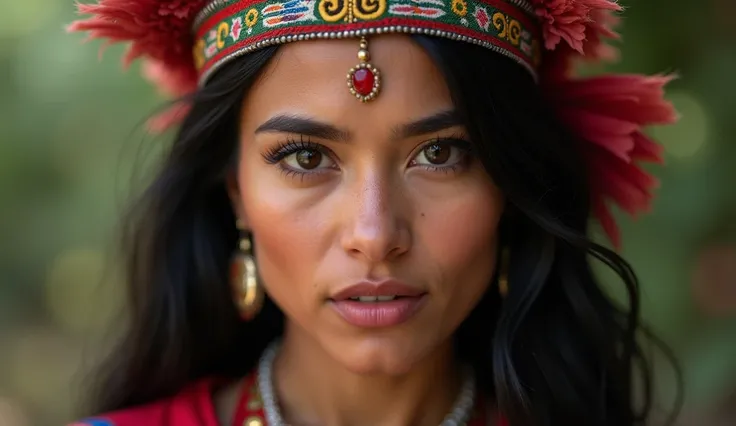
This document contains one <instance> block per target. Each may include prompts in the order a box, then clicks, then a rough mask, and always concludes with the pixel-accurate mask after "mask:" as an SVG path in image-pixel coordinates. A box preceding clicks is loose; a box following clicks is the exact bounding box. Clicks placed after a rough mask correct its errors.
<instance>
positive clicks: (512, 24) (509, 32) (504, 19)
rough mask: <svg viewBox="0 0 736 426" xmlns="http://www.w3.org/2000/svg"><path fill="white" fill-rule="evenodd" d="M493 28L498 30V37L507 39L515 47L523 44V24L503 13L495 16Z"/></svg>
mask: <svg viewBox="0 0 736 426" xmlns="http://www.w3.org/2000/svg"><path fill="white" fill-rule="evenodd" d="M493 26H494V27H496V29H497V30H498V36H499V37H500V38H502V39H506V40H508V41H509V42H511V44H513V45H514V46H518V45H519V43H521V23H520V22H519V21H517V20H516V19H514V18H511V17H509V16H508V15H506V14H505V13H503V12H496V13H494V14H493Z"/></svg>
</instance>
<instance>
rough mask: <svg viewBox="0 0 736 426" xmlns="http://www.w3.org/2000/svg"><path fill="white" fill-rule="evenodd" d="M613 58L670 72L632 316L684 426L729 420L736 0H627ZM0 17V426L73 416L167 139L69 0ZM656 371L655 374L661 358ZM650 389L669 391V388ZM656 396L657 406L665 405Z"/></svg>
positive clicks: (732, 405)
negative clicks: (118, 232) (637, 317)
mask: <svg viewBox="0 0 736 426" xmlns="http://www.w3.org/2000/svg"><path fill="white" fill-rule="evenodd" d="M623 3H624V5H625V6H627V7H630V9H629V10H628V11H627V13H626V15H625V20H624V23H623V27H622V33H623V36H624V40H625V41H626V42H627V43H625V44H624V46H623V49H622V51H623V57H624V60H623V61H622V62H621V63H619V64H616V65H615V66H614V67H612V68H615V69H616V70H621V71H636V72H647V73H656V72H662V71H676V72H678V73H679V74H680V75H681V78H680V79H679V80H678V81H676V82H674V83H673V84H672V85H671V87H670V92H669V97H670V99H672V101H674V103H675V104H676V106H677V107H678V108H679V110H680V112H681V113H682V120H681V121H680V123H679V124H677V125H675V126H672V127H670V128H666V129H657V130H655V132H656V136H658V137H659V138H660V139H661V141H662V142H663V143H664V145H665V148H666V152H667V167H666V168H661V167H656V168H652V170H653V171H654V172H655V173H656V174H657V175H658V176H659V177H660V178H661V181H662V188H661V190H659V196H658V199H657V201H656V204H655V208H654V212H653V214H652V215H649V216H646V217H642V218H640V219H639V220H637V221H630V220H628V219H626V218H623V219H622V220H623V224H624V243H625V247H624V255H625V256H626V257H627V258H628V259H630V260H631V261H632V262H633V264H634V266H635V268H636V270H637V272H638V273H639V275H640V278H641V281H642V291H643V298H644V300H643V306H644V314H645V317H646V319H647V321H648V322H649V323H650V324H651V325H652V327H653V328H654V330H655V331H656V332H658V333H659V334H660V335H661V336H662V337H664V339H665V340H666V341H667V342H668V343H669V344H670V345H671V346H672V347H673V348H674V349H675V351H676V353H677V354H678V356H679V357H680V360H681V362H682V365H683V368H684V372H685V383H686V400H685V410H684V413H683V416H682V419H681V421H680V424H682V425H693V426H695V425H697V426H701V425H702V426H704V425H707V426H720V425H724V426H725V425H731V426H733V425H736V167H734V166H736V141H734V136H735V135H736V115H735V114H734V111H735V110H736V0H699V1H697V2H688V3H685V2H682V3H678V2H673V1H671V0H637V1H625V2H623ZM2 9H3V11H2V13H0V76H1V77H2V78H0V95H1V96H0V129H1V130H2V132H1V136H0V137H1V138H2V140H1V141H0V237H1V239H0V241H1V242H0V426H28V425H34V426H35V425H39V426H46V425H49V426H51V425H61V424H64V423H65V422H66V421H69V420H71V419H72V417H73V416H74V414H75V411H74V409H75V404H77V403H78V401H79V398H80V396H81V392H82V387H81V383H82V379H84V377H85V372H87V371H89V370H88V369H89V366H90V365H91V364H92V363H93V362H94V361H95V359H96V357H97V356H98V355H99V353H100V352H101V351H102V350H103V348H105V344H104V342H105V341H106V339H105V337H106V336H107V335H109V333H108V332H107V331H108V330H109V329H110V324H111V323H114V321H112V319H114V318H115V315H116V313H117V312H119V310H120V308H121V297H120V288H119V283H118V282H117V281H116V279H115V277H116V274H115V271H114V265H115V264H116V262H115V259H114V257H113V251H112V247H113V243H114V238H115V233H114V231H115V225H116V221H117V219H118V217H119V214H120V212H121V210H122V209H123V208H124V206H125V203H126V200H127V198H128V196H129V194H130V193H131V191H135V190H136V189H140V183H141V182H142V181H143V180H142V178H143V177H145V174H146V172H147V171H148V170H149V169H150V168H149V167H148V166H147V164H150V163H151V160H155V159H156V155H157V153H158V152H160V148H161V147H163V146H164V145H165V144H166V142H167V138H166V137H161V138H151V137H148V136H146V135H145V132H144V131H143V130H142V129H141V125H142V123H143V121H144V120H145V118H146V116H148V115H150V114H151V113H152V112H153V111H154V110H155V109H156V108H157V107H158V106H160V105H161V102H162V99H161V98H159V97H158V96H157V94H156V93H155V92H154V91H153V90H152V89H151V88H150V87H149V86H148V85H147V84H146V83H145V82H144V81H143V80H142V79H141V78H139V73H138V69H137V67H135V66H134V67H132V68H131V69H130V70H128V71H121V70H120V67H119V65H120V63H119V61H118V58H119V57H120V54H121V52H122V48H120V47H114V48H111V49H109V50H108V51H107V52H106V53H105V55H104V58H103V60H102V61H100V60H99V58H98V51H97V48H98V47H99V44H98V43H92V44H88V45H84V44H82V38H83V37H82V36H81V35H79V34H75V35H66V34H65V33H64V30H63V28H64V25H65V24H67V23H69V22H71V21H72V20H73V19H75V14H74V6H73V2H72V1H71V0H22V1H16V2H13V3H10V2H4V5H3V8H2ZM665 372H666V369H665ZM662 377H664V379H662V380H660V381H659V384H658V386H659V387H660V389H661V390H662V391H663V395H668V393H669V392H668V391H669V390H671V385H672V382H671V380H668V379H666V377H667V376H666V375H663V376H662ZM668 401H669V400H667V399H666V398H665V400H664V401H662V405H663V406H666V405H667V404H668Z"/></svg>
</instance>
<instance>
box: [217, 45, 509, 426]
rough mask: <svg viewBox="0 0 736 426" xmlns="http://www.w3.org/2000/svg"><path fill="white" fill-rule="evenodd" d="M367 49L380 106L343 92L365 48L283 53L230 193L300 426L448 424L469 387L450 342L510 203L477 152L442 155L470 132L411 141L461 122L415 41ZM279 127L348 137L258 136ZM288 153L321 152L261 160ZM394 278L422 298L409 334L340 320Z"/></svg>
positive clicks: (251, 98) (284, 399) (282, 391)
mask: <svg viewBox="0 0 736 426" xmlns="http://www.w3.org/2000/svg"><path fill="white" fill-rule="evenodd" d="M369 42H370V44H369V50H370V53H371V62H372V63H373V64H374V65H375V66H377V67H378V68H379V69H380V70H381V72H382V76H383V87H382V91H381V93H380V95H379V96H378V98H377V99H376V100H374V101H372V102H369V103H365V104H364V103H361V102H359V101H358V100H356V99H355V98H354V97H353V96H352V95H351V94H350V93H349V91H348V90H347V88H346V85H345V74H346V72H347V70H349V69H350V67H352V66H354V65H356V64H357V63H358V60H357V56H356V54H357V51H358V41H357V40H330V41H310V42H299V43H291V44H288V45H285V46H284V47H283V48H282V49H281V51H280V52H279V54H278V57H277V58H276V60H274V61H272V62H271V64H270V65H269V66H268V68H267V70H266V72H265V73H264V75H263V76H262V78H261V79H260V80H259V81H258V82H257V83H256V85H255V86H254V87H253V89H252V90H251V91H250V93H248V94H247V95H246V98H245V101H244V108H243V113H242V121H241V141H240V143H241V152H240V156H239V163H238V167H237V171H236V173H233V175H232V176H230V178H229V183H228V185H229V193H230V196H231V199H232V202H233V206H234V209H235V211H236V214H237V215H238V217H239V218H241V220H243V221H244V222H245V223H246V225H247V227H248V228H249V229H250V230H251V231H252V233H253V240H254V246H255V252H256V256H257V260H258V270H259V274H260V277H261V283H262V284H263V285H264V286H265V288H266V291H267V293H268V295H269V296H270V297H271V298H272V299H273V300H274V301H275V302H276V304H277V305H278V306H279V307H280V308H281V310H282V311H283V312H284V314H285V315H286V317H287V325H286V331H285V336H284V346H283V348H282V351H281V353H280V355H279V357H278V359H277V363H276V373H275V374H276V386H277V390H278V393H279V398H280V400H281V403H282V406H283V410H284V413H285V416H286V418H287V421H289V422H291V423H292V424H320V425H376V424H381V425H392V424H397V425H398V424H404V425H405V424H422V425H423V424H427V425H436V424H438V423H439V422H440V421H441V420H442V418H443V417H444V415H445V414H446V413H447V411H448V410H449V408H450V407H451V405H452V403H453V401H454V398H455V396H456V392H457V390H458V387H459V381H460V380H459V377H458V376H459V375H458V374H457V368H456V367H457V366H456V365H455V364H454V363H453V359H452V346H451V340H450V338H451V336H452V333H453V332H454V330H456V329H457V327H458V326H459V325H460V323H461V322H462V321H463V320H464V319H465V318H466V316H467V315H468V314H469V313H470V311H471V310H472V308H473V307H474V306H475V304H476V303H477V302H478V301H479V300H480V298H481V297H482V295H483V293H484V292H485V291H486V290H487V288H488V286H489V283H490V282H491V278H492V275H493V272H494V268H495V258H496V250H497V231H498V224H499V220H500V218H501V215H502V214H503V206H504V198H503V195H502V194H501V192H500V190H499V189H498V188H497V187H496V186H495V185H494V183H493V182H492V180H491V179H490V178H489V176H488V175H487V174H486V173H485V171H484V170H483V168H482V166H481V165H480V163H479V162H478V161H477V160H475V159H474V158H473V156H472V154H466V151H465V149H464V148H458V147H452V145H450V142H445V140H446V139H447V140H456V139H460V140H463V139H466V138H465V131H464V128H463V127H462V126H461V125H458V124H457V123H454V124H453V123H452V120H449V121H450V122H449V123H445V124H448V125H449V126H439V127H445V128H442V129H438V128H434V129H429V130H428V129H427V128H424V129H421V130H419V131H415V132H406V131H405V130H408V129H407V128H406V127H407V125H408V124H410V123H413V122H416V121H417V120H421V119H425V118H427V117H430V116H434V115H437V114H441V113H447V112H451V111H452V110H453V104H452V101H451V99H450V94H449V91H448V89H447V87H446V85H445V82H444V80H443V78H442V76H441V74H440V72H439V70H438V69H437V68H436V67H435V65H434V64H433V63H432V61H431V60H430V58H429V57H428V56H427V55H426V54H425V53H424V51H423V50H422V49H421V48H420V47H418V46H417V45H415V44H414V43H413V42H412V41H411V39H410V38H408V37H406V36H398V35H397V36H379V37H374V38H372V39H370V40H369ZM279 115H286V116H289V117H299V118H306V119H311V120H315V121H317V122H319V123H323V124H328V125H330V126H332V127H334V128H335V129H334V130H338V131H332V132H322V134H321V135H306V134H305V132H302V131H292V132H282V131H277V130H265V131H264V130H263V129H262V128H263V126H264V123H267V122H269V120H271V119H272V118H273V117H276V116H279ZM449 115H450V116H451V115H452V114H449ZM445 121H448V120H445ZM268 127H271V128H273V127H278V126H271V125H268ZM414 127H417V126H414ZM435 127H437V126H435ZM259 128H261V129H260V130H259ZM414 130H416V129H414ZM306 133H312V132H306ZM409 133H412V134H409ZM333 138H334V139H339V140H331V139H333ZM290 140H291V141H293V142H296V143H297V144H299V143H309V144H318V145H319V146H320V147H324V152H323V153H322V154H321V155H320V154H319V151H314V150H312V147H311V145H310V148H308V149H307V150H306V151H305V152H302V153H301V154H291V155H289V156H286V157H285V158H283V159H281V160H280V161H279V162H277V163H276V164H272V163H273V161H270V162H269V161H267V160H266V159H264V156H268V155H269V153H271V152H273V151H274V150H277V149H279V147H280V146H281V145H283V144H285V143H288V141H290ZM433 144H439V145H438V146H439V148H434V149H436V150H435V151H433V150H432V148H430V149H425V148H426V147H427V146H430V145H433ZM437 149H438V150H437ZM303 151H304V150H303ZM432 152H435V153H439V154H438V156H436V157H432V155H431V154H432ZM299 155H301V156H302V159H306V162H304V161H303V162H302V163H300V162H299V161H298V158H297V156H299ZM310 156H311V157H310ZM432 158H434V160H435V161H438V160H437V159H438V158H439V159H440V160H439V161H440V164H433V163H432V161H430V160H431V159H432ZM304 164H308V165H309V167H312V166H315V167H314V168H312V169H308V170H304V168H303V167H301V166H300V165H304ZM284 167H286V168H287V169H284ZM294 171H301V172H307V174H305V175H302V174H300V173H294ZM387 278H392V279H396V280H399V281H402V282H403V283H405V284H408V285H410V286H412V287H414V288H418V289H421V290H423V291H426V292H427V295H426V296H425V297H426V300H425V304H424V305H423V307H422V308H421V309H420V310H419V311H418V312H417V313H416V315H414V316H413V317H412V318H411V319H410V320H409V321H407V322H405V323H403V324H400V325H398V326H394V327H388V328H381V329H364V328H359V327H355V326H353V325H350V324H348V323H347V322H346V321H345V320H343V319H342V318H341V317H340V315H338V313H337V312H336V311H335V310H334V309H333V308H332V306H331V303H330V301H329V297H330V296H331V295H334V294H335V293H336V292H337V291H340V290H342V289H345V288H347V287H349V286H351V285H353V284H355V283H357V282H359V281H362V280H374V281H375V280H383V279H387Z"/></svg>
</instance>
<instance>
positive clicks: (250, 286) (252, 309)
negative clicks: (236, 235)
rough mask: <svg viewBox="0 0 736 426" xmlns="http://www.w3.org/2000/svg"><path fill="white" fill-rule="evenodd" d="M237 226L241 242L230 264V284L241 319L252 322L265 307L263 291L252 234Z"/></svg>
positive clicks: (241, 226)
mask: <svg viewBox="0 0 736 426" xmlns="http://www.w3.org/2000/svg"><path fill="white" fill-rule="evenodd" d="M236 226H237V228H238V231H239V232H240V241H239V242H238V249H237V250H236V251H235V254H234V255H233V258H232V260H231V262H230V284H231V285H232V288H233V297H234V299H235V306H237V308H238V312H240V316H241V318H243V319H244V320H245V321H250V320H252V319H253V318H255V317H256V315H258V313H259V312H260V311H261V308H262V307H263V289H262V288H261V286H260V285H259V283H258V270H257V268H256V259H255V258H254V257H253V243H252V241H251V236H250V233H248V232H246V231H245V229H244V226H243V224H242V222H240V221H238V222H237V224H236Z"/></svg>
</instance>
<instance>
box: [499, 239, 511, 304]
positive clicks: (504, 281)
mask: <svg viewBox="0 0 736 426" xmlns="http://www.w3.org/2000/svg"><path fill="white" fill-rule="evenodd" d="M509 257H510V255H509V249H508V248H505V249H503V251H502V252H501V265H500V266H499V267H500V270H499V272H498V293H499V294H500V295H501V297H506V295H507V294H508V293H509Z"/></svg>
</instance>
